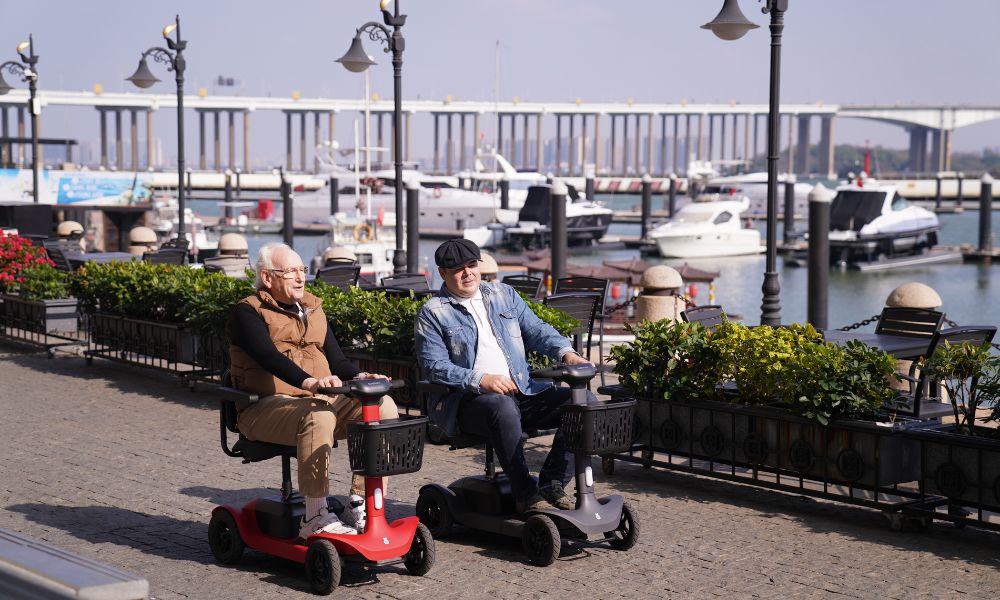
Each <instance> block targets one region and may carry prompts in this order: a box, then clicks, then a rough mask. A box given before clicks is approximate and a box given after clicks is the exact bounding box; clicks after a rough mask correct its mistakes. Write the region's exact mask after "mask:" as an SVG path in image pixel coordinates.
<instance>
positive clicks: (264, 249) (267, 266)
mask: <svg viewBox="0 0 1000 600" xmlns="http://www.w3.org/2000/svg"><path fill="white" fill-rule="evenodd" d="M282 248H285V249H288V250H292V248H291V246H289V245H288V244H283V243H281V242H270V243H267V244H264V245H263V246H261V247H260V250H258V251H257V263H256V265H255V267H254V270H255V271H256V272H257V276H256V277H255V278H254V281H253V287H254V289H257V290H261V289H264V278H263V277H261V275H260V274H261V273H262V272H264V271H270V270H271V269H273V268H274V261H272V260H271V257H272V256H273V255H274V251H275V250H280V249H282ZM292 252H294V250H292Z"/></svg>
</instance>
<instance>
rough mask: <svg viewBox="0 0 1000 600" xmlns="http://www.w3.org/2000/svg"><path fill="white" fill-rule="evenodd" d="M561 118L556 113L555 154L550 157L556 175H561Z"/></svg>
mask: <svg viewBox="0 0 1000 600" xmlns="http://www.w3.org/2000/svg"><path fill="white" fill-rule="evenodd" d="M562 118H563V116H562V115H560V114H556V154H555V157H553V159H552V162H553V163H554V165H553V168H552V170H553V172H555V174H556V175H562Z"/></svg>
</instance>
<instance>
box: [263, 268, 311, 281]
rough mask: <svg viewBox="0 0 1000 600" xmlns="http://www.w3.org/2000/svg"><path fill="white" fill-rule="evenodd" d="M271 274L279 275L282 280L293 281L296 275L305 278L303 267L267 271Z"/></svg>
mask: <svg viewBox="0 0 1000 600" xmlns="http://www.w3.org/2000/svg"><path fill="white" fill-rule="evenodd" d="M268 270H269V271H271V272H272V273H280V274H281V278H282V279H295V275H296V273H297V274H299V275H303V276H305V274H306V268H305V267H289V268H287V269H268Z"/></svg>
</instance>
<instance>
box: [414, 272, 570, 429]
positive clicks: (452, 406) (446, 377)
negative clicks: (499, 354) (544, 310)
mask: <svg viewBox="0 0 1000 600" xmlns="http://www.w3.org/2000/svg"><path fill="white" fill-rule="evenodd" d="M479 289H480V290H481V291H482V294H483V304H484V305H485V306H486V312H487V315H488V317H489V322H490V325H491V326H492V328H493V331H494V333H495V334H496V336H497V341H498V343H499V344H500V349H501V350H502V351H503V354H504V357H506V359H507V365H508V366H509V367H510V376H511V379H513V380H514V383H515V384H517V389H518V391H520V393H521V394H524V395H527V396H531V395H535V394H539V393H541V392H543V391H545V390H547V389H548V388H550V387H552V384H551V383H550V382H541V381H534V380H532V379H531V378H529V377H528V371H529V370H530V369H529V368H528V360H527V356H526V354H527V353H526V351H527V350H533V351H535V352H538V353H540V354H544V355H546V356H548V357H550V358H554V359H557V360H559V359H561V358H562V357H563V356H564V355H565V354H567V353H569V352H573V346H572V344H571V343H570V341H569V340H568V339H566V338H564V337H563V336H561V335H559V332H557V331H556V330H555V329H554V328H553V327H552V326H551V325H549V324H548V323H546V322H544V321H542V320H541V319H539V318H538V317H537V316H535V313H534V312H532V310H531V308H529V307H528V305H527V304H526V303H525V302H524V300H522V299H521V297H520V296H519V295H518V294H517V292H516V291H514V288H512V287H510V286H509V285H506V284H503V283H498V282H491V283H485V282H484V283H481V284H480V286H479ZM414 333H415V336H416V348H417V361H418V362H419V364H420V371H421V375H422V377H423V378H424V379H427V380H429V381H430V382H432V383H439V384H444V385H446V386H448V387H449V388H451V391H450V392H449V393H447V394H443V395H441V394H438V395H432V396H431V397H430V398H429V399H428V403H427V413H428V416H429V417H430V418H431V420H432V421H434V422H435V423H436V424H437V425H438V426H439V427H441V428H442V429H443V430H444V432H445V434H446V435H448V436H454V435H455V434H457V433H458V405H459V402H460V401H461V398H462V396H464V395H466V394H470V393H472V394H478V393H480V389H479V383H480V381H482V379H483V376H484V375H486V374H487V373H485V372H483V371H476V370H474V368H473V367H474V365H475V364H476V344H477V341H478V328H477V327H476V322H475V320H474V318H473V316H472V315H471V314H470V313H469V311H468V310H466V308H465V307H464V306H462V305H461V304H459V299H458V298H456V297H455V296H452V295H451V294H450V293H449V292H448V290H447V289H446V288H445V286H443V285H442V286H441V290H440V291H439V292H438V293H437V294H436V295H435V296H434V297H433V298H431V299H430V300H428V301H427V303H426V304H424V306H423V307H422V308H421V309H420V312H419V313H418V314H417V318H416V322H415V324H414Z"/></svg>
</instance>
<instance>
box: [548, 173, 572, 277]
mask: <svg viewBox="0 0 1000 600" xmlns="http://www.w3.org/2000/svg"><path fill="white" fill-rule="evenodd" d="M551 193H552V197H551V199H550V202H551V204H550V206H551V210H552V213H551V218H550V219H549V230H550V231H551V236H550V240H551V249H552V269H551V273H552V283H553V285H555V282H556V281H557V280H559V279H562V278H563V277H565V276H566V253H567V252H568V247H569V238H568V237H567V231H566V194H568V193H569V189H568V188H567V187H566V184H565V183H563V182H562V181H560V180H558V179H557V180H556V181H555V182H553V184H552V188H551Z"/></svg>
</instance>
